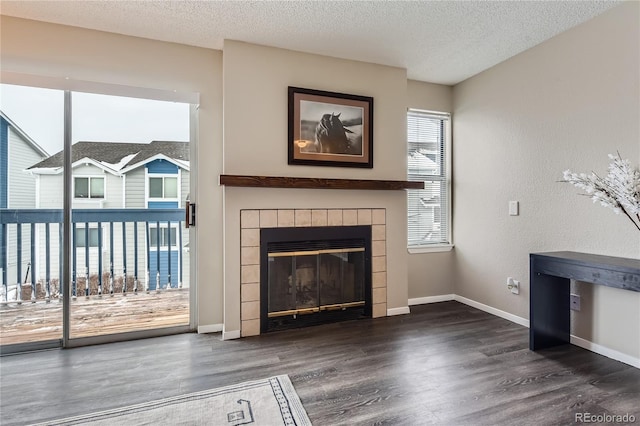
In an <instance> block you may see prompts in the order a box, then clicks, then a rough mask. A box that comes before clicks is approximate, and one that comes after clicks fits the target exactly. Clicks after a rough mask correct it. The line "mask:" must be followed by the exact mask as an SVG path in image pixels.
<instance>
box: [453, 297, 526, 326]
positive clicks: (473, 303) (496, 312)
mask: <svg viewBox="0 0 640 426" xmlns="http://www.w3.org/2000/svg"><path fill="white" fill-rule="evenodd" d="M453 300H455V301H456V302H460V303H464V304H465V305H469V306H471V307H473V308H476V309H480V310H481V311H484V312H487V313H490V314H492V315H495V316H497V317H500V318H504V319H506V320H509V321H511V322H515V323H516V324H520V325H522V326H524V327H527V328H529V320H528V319H526V318H522V317H519V316H517V315H513V314H510V313H509V312H505V311H502V310H500V309H496V308H494V307H491V306H489V305H485V304H484V303H480V302H476V301H475V300H471V299H467V298H466V297H462V296H458V295H457V294H456V295H455V297H454V299H453Z"/></svg>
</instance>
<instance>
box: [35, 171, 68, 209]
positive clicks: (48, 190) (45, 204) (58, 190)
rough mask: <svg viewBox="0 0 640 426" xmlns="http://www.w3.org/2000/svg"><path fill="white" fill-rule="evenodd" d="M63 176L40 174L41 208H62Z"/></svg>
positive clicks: (39, 193) (39, 194)
mask: <svg viewBox="0 0 640 426" xmlns="http://www.w3.org/2000/svg"><path fill="white" fill-rule="evenodd" d="M62 191H63V176H62V173H60V174H57V175H40V188H39V192H38V197H39V198H40V208H42V209H61V208H62V203H63V199H62Z"/></svg>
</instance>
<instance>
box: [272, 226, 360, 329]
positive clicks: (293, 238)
mask: <svg viewBox="0 0 640 426" xmlns="http://www.w3.org/2000/svg"><path fill="white" fill-rule="evenodd" d="M348 239H362V240H363V241H364V249H365V251H364V253H365V256H364V299H365V300H364V301H365V305H364V310H363V314H362V315H361V316H364V317H367V318H371V316H372V294H371V293H372V289H371V287H372V278H371V263H372V259H371V256H372V253H371V225H354V226H315V227H286V228H262V229H260V333H268V332H270V331H276V330H273V329H270V328H271V327H269V318H268V313H269V299H268V297H267V295H268V292H269V258H268V245H269V244H271V243H284V242H291V243H297V244H299V245H301V246H304V245H305V243H311V244H313V246H314V249H317V248H322V247H320V246H319V244H320V242H321V241H335V240H348ZM341 313H342V314H341ZM301 317H302V316H301ZM303 317H304V318H303V319H301V320H300V321H297V323H298V324H297V325H291V326H290V327H285V328H297V327H303V326H307V325H315V324H321V323H328V322H336V321H343V320H348V319H354V317H353V315H352V314H351V313H350V312H349V311H337V312H335V311H334V312H330V313H329V312H319V313H314V314H307V315H304V316H303Z"/></svg>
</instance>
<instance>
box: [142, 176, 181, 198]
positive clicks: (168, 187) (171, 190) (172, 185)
mask: <svg viewBox="0 0 640 426" xmlns="http://www.w3.org/2000/svg"><path fill="white" fill-rule="evenodd" d="M149 198H171V199H176V198H178V178H177V177H150V178H149Z"/></svg>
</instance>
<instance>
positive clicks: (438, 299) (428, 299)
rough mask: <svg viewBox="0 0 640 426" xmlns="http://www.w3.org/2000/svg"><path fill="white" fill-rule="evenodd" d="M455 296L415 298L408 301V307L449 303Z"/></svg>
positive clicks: (443, 295)
mask: <svg viewBox="0 0 640 426" xmlns="http://www.w3.org/2000/svg"><path fill="white" fill-rule="evenodd" d="M455 297H456V295H455V294H441V295H439V296H428V297H416V298H415V299H409V306H413V305H426V304H428V303H438V302H449V301H451V300H455Z"/></svg>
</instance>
